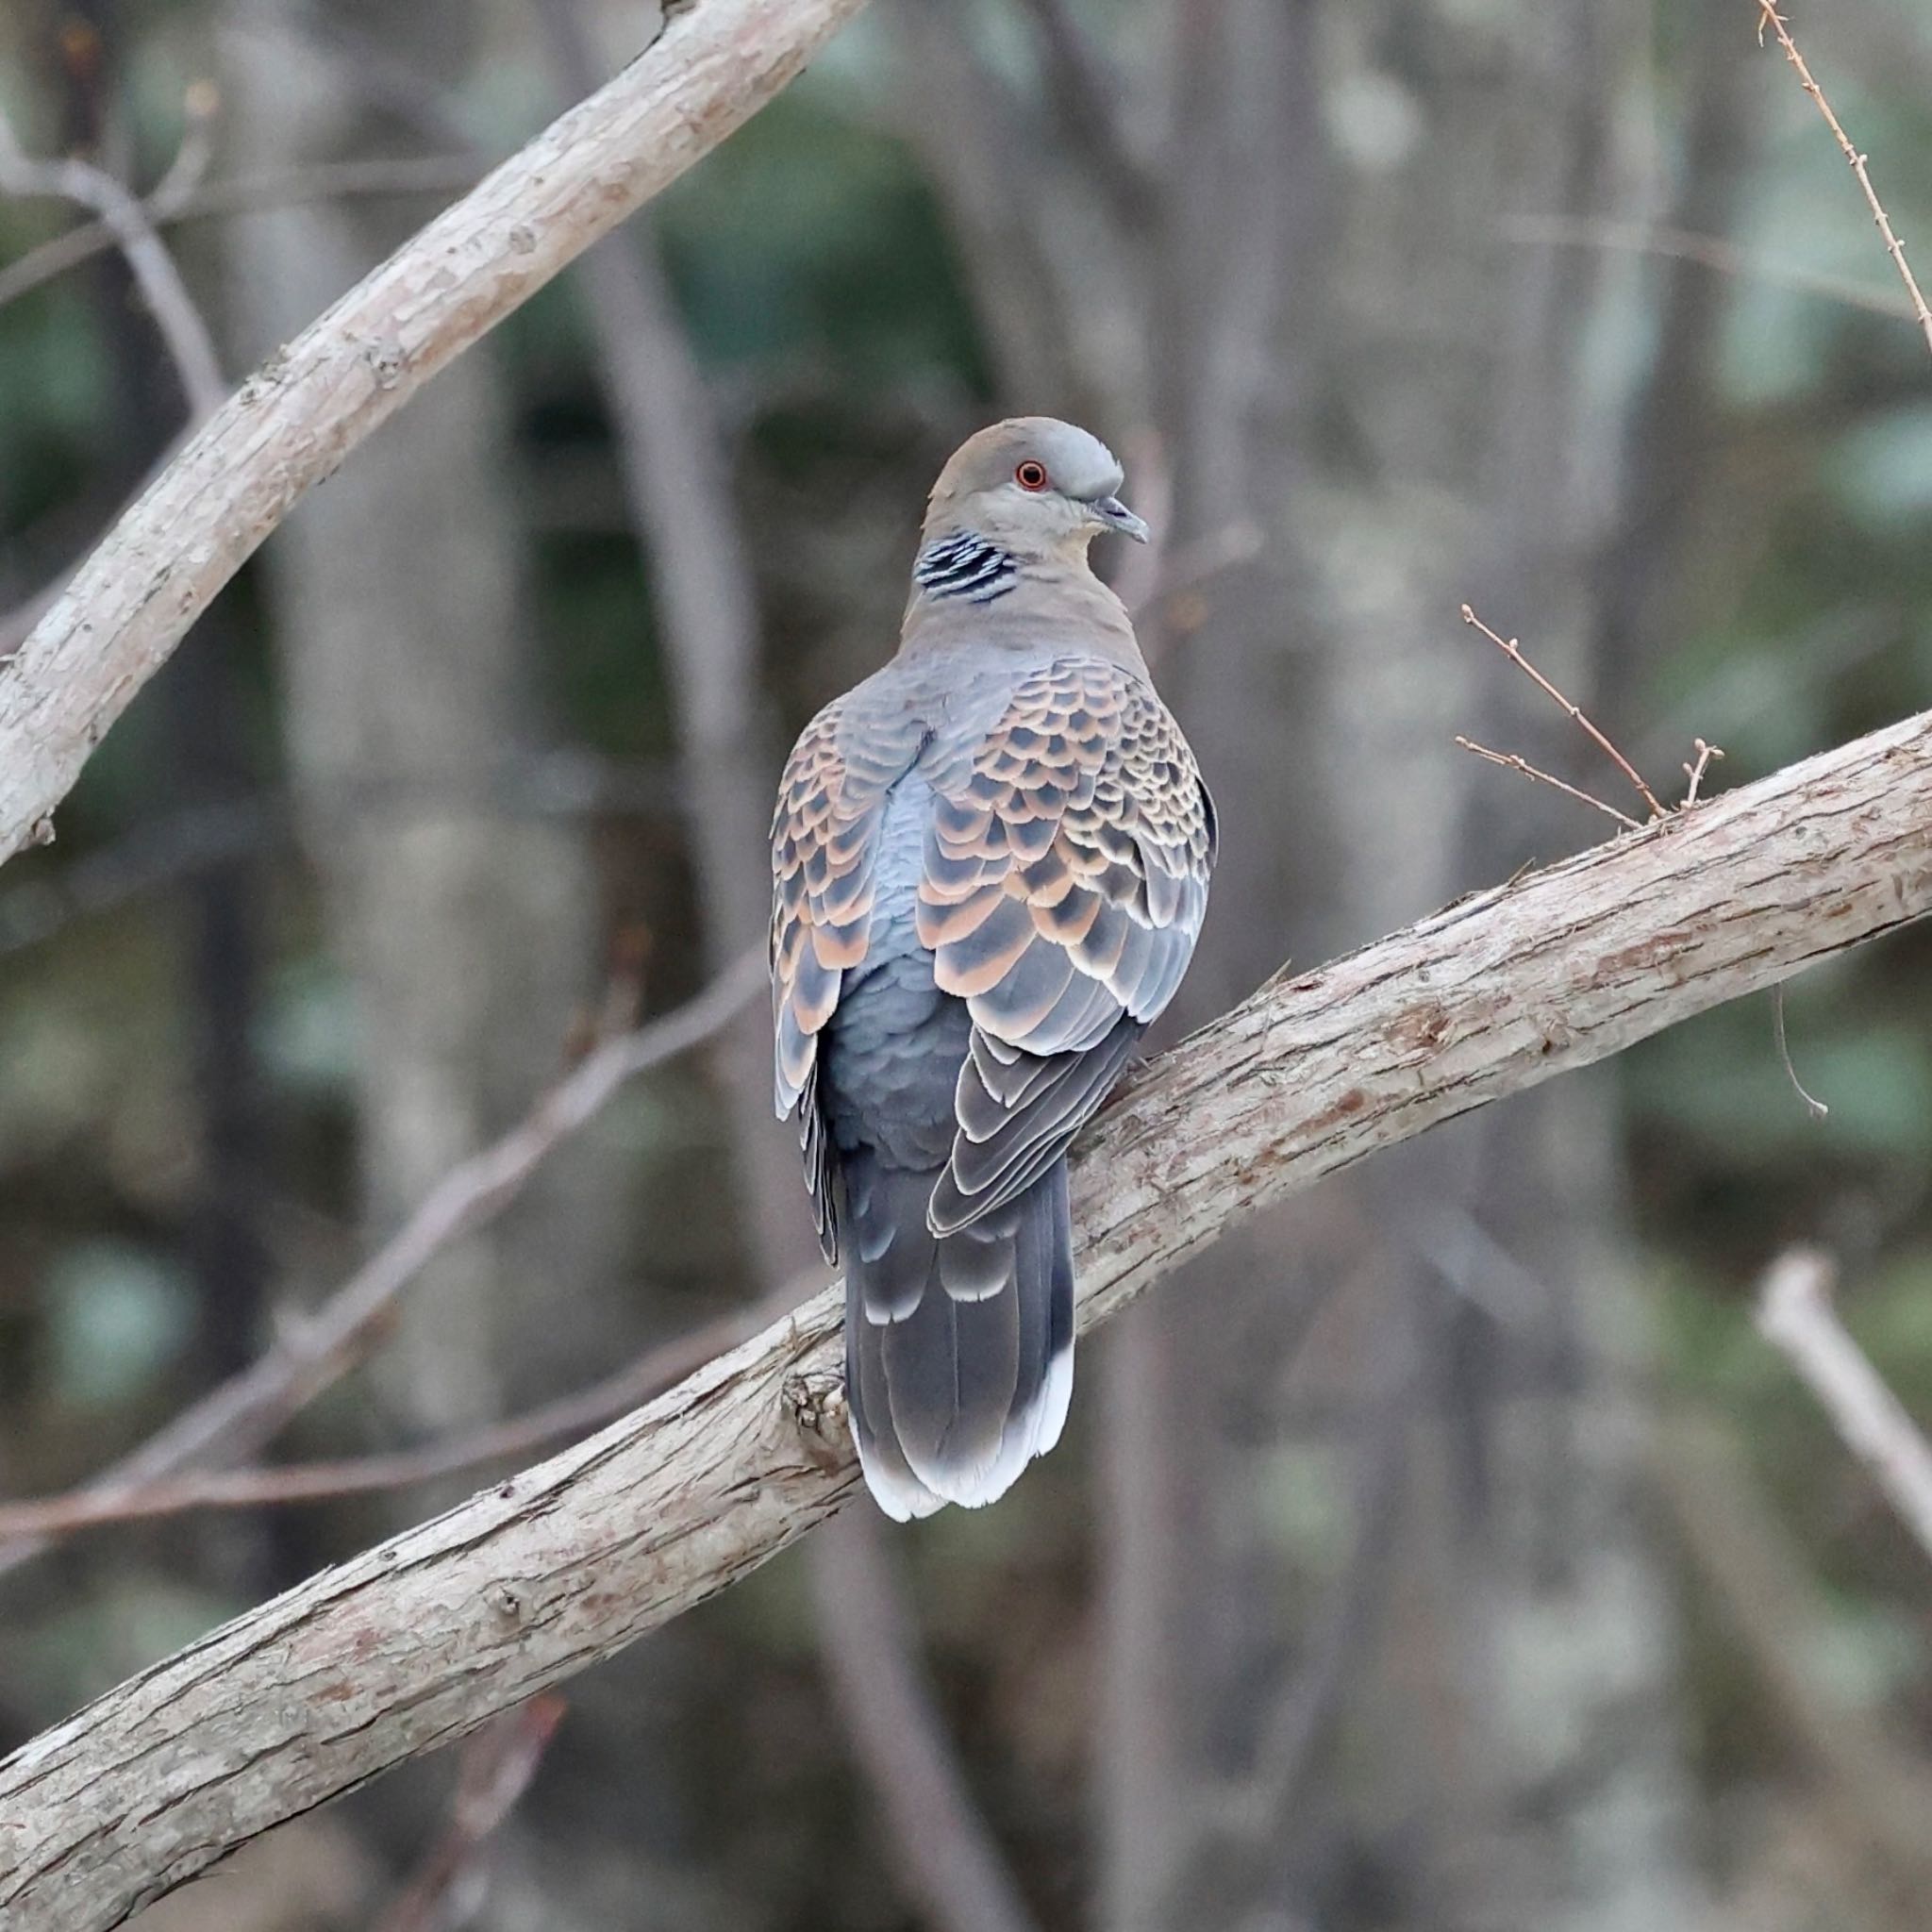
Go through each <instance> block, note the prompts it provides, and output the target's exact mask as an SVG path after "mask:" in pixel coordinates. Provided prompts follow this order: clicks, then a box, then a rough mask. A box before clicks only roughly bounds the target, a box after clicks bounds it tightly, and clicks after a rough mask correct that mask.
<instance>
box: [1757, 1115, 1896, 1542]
mask: <svg viewBox="0 0 1932 1932" xmlns="http://www.w3.org/2000/svg"><path fill="white" fill-rule="evenodd" d="M1799 1091H1800V1092H1801V1093H1802V1092H1803V1091H1804V1090H1803V1089H1802V1088H1800V1089H1799ZM1807 1098H1808V1096H1807ZM1813 1104H1814V1105H1815V1103H1813ZM1836 1274H1837V1270H1836V1268H1834V1266H1833V1265H1832V1261H1831V1257H1829V1256H1828V1255H1825V1254H1823V1253H1821V1252H1820V1251H1819V1250H1818V1249H1816V1248H1790V1249H1787V1250H1786V1251H1785V1253H1784V1254H1782V1255H1780V1256H1779V1257H1777V1259H1776V1260H1775V1261H1774V1262H1773V1263H1772V1264H1771V1266H1770V1268H1768V1269H1767V1270H1766V1271H1765V1275H1764V1280H1763V1283H1762V1284H1761V1286H1760V1287H1759V1289H1758V1291H1757V1330H1758V1333H1759V1334H1760V1335H1762V1336H1763V1337H1764V1339H1765V1340H1766V1341H1768V1342H1770V1343H1771V1344H1772V1346H1773V1347H1774V1348H1776V1349H1778V1350H1779V1351H1781V1352H1782V1354H1783V1355H1784V1356H1785V1357H1786V1359H1787V1360H1788V1361H1790V1365H1791V1366H1792V1367H1793V1368H1794V1369H1796V1370H1797V1372H1798V1374H1799V1375H1800V1376H1802V1377H1803V1379H1804V1382H1805V1386H1806V1387H1807V1389H1809V1390H1810V1391H1811V1392H1812V1394H1813V1395H1815V1396H1816V1397H1817V1398H1818V1402H1819V1405H1820V1407H1823V1408H1824V1412H1825V1414H1826V1415H1827V1416H1829V1417H1830V1418H1831V1425H1832V1427H1833V1428H1835V1429H1836V1430H1837V1431H1838V1432H1839V1434H1840V1436H1841V1437H1842V1438H1843V1439H1844V1444H1845V1447H1846V1448H1848V1449H1849V1450H1850V1451H1851V1452H1852V1454H1853V1455H1854V1456H1856V1457H1857V1458H1858V1460H1859V1461H1860V1462H1862V1463H1863V1464H1864V1465H1865V1467H1866V1468H1867V1469H1869V1470H1870V1471H1871V1472H1872V1474H1873V1475H1874V1477H1875V1478H1876V1479H1877V1482H1878V1486H1879V1488H1880V1489H1882V1490H1883V1491H1885V1495H1886V1500H1887V1501H1888V1502H1890V1505H1891V1507H1893V1509H1895V1510H1896V1511H1897V1512H1898V1517H1899V1521H1900V1522H1902V1523H1903V1524H1905V1526H1906V1527H1907V1529H1908V1530H1909V1531H1910V1532H1911V1533H1912V1536H1913V1538H1914V1540H1915V1541H1917V1543H1918V1545H1919V1547H1920V1549H1922V1550H1923V1551H1924V1552H1925V1554H1926V1555H1927V1556H1932V1444H1928V1443H1927V1442H1926V1441H1925V1438H1924V1436H1923V1435H1922V1434H1921V1433H1920V1431H1919V1425H1918V1424H1916V1423H1915V1422H1913V1420H1912V1418H1911V1416H1910V1414H1909V1413H1908V1412H1907V1408H1906V1406H1905V1404H1904V1403H1902V1402H1901V1401H1900V1400H1899V1399H1898V1397H1897V1396H1896V1395H1894V1394H1893V1393H1892V1391H1890V1389H1889V1388H1888V1387H1887V1386H1886V1383H1885V1380H1884V1378H1883V1377H1882V1376H1881V1375H1880V1374H1879V1373H1878V1371H1877V1370H1876V1369H1874V1367H1873V1366H1872V1358H1871V1357H1869V1356H1868V1355H1867V1354H1866V1353H1865V1351H1864V1350H1863V1349H1862V1348H1860V1347H1859V1346H1858V1344H1857V1342H1856V1341H1853V1339H1852V1337H1851V1335H1850V1333H1849V1332H1848V1331H1847V1330H1846V1328H1845V1325H1844V1324H1843V1323H1842V1322H1840V1320H1839V1318H1838V1310H1837V1309H1836V1308H1835V1307H1833V1306H1832V1300H1831V1291H1832V1284H1833V1280H1834V1278H1835V1276H1836Z"/></svg>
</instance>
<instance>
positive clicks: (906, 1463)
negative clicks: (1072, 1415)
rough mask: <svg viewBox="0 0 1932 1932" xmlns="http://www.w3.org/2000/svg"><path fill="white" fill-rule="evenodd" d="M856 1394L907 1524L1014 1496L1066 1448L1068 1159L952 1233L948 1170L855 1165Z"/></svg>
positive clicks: (848, 1328)
mask: <svg viewBox="0 0 1932 1932" xmlns="http://www.w3.org/2000/svg"><path fill="white" fill-rule="evenodd" d="M841 1165H842V1168H843V1184H844V1196H845V1204H844V1205H845V1212H844V1214H843V1216H842V1217H841V1229H842V1234H843V1241H842V1245H843V1247H844V1250H845V1260H846V1276H845V1386H846V1390H847V1392H848V1400H849V1402H850V1405H851V1409H852V1427H853V1434H854V1436H855V1437H856V1438H857V1440H858V1457H859V1461H860V1463H861V1464H862V1465H863V1467H864V1470H865V1479H866V1483H867V1485H868V1486H869V1487H870V1488H871V1490H872V1492H873V1494H874V1497H875V1498H876V1499H877V1501H878V1505H879V1507H880V1508H882V1509H883V1510H884V1511H885V1512H886V1514H887V1515H888V1516H892V1517H896V1518H897V1519H898V1520H899V1521H900V1522H902V1523H903V1522H905V1521H906V1520H907V1519H908V1517H913V1516H928V1515H930V1514H931V1513H932V1512H933V1510H935V1509H937V1508H938V1507H940V1506H941V1504H942V1503H962V1504H964V1505H966V1506H967V1507H969V1508H972V1507H977V1506H979V1505H980V1504H983V1503H991V1502H992V1501H993V1500H994V1499H995V1498H996V1497H998V1496H1001V1495H1003V1494H1005V1492H1006V1491H1007V1490H1008V1488H1009V1487H1010V1486H1011V1485H1012V1482H1013V1480H1014V1478H1015V1477H1016V1476H1017V1475H1018V1474H1020V1472H1021V1470H1023V1469H1024V1467H1025V1466H1026V1464H1027V1462H1028V1461H1030V1460H1031V1459H1032V1458H1033V1457H1036V1456H1043V1455H1045V1453H1046V1452H1047V1451H1048V1450H1049V1449H1051V1448H1052V1447H1053V1446H1054V1444H1055V1443H1056V1442H1058V1441H1059V1435H1060V1429H1061V1427H1062V1425H1063V1424H1065V1422H1066V1419H1067V1404H1068V1401H1069V1400H1070V1398H1071V1397H1072V1395H1073V1390H1074V1234H1073V1221H1072V1217H1071V1215H1070V1214H1069V1211H1068V1206H1067V1165H1066V1162H1065V1161H1064V1160H1057V1161H1055V1162H1054V1164H1053V1166H1052V1168H1051V1169H1050V1170H1049V1171H1048V1172H1047V1173H1046V1174H1043V1175H1042V1176H1041V1178H1040V1179H1039V1180H1038V1181H1036V1182H1035V1183H1034V1185H1033V1186H1032V1187H1030V1188H1029V1189H1027V1190H1026V1191H1025V1192H1024V1193H1023V1194H1021V1195H1019V1196H1018V1197H1017V1198H1015V1199H1014V1200H1012V1201H1011V1202H1009V1203H1008V1204H1007V1205H1006V1206H1005V1207H1003V1208H997V1209H995V1210H994V1211H993V1212H992V1213H991V1214H989V1215H987V1216H986V1217H985V1218H984V1219H982V1220H980V1221H977V1222H974V1224H972V1225H970V1226H968V1227H965V1228H962V1229H961V1230H960V1231H959V1232H958V1233H957V1234H950V1235H946V1236H944V1237H943V1238H941V1237H936V1236H934V1235H933V1234H932V1232H931V1231H930V1229H929V1228H928V1226H927V1224H926V1207H927V1204H928V1203H929V1202H930V1200H931V1199H932V1190H933V1183H934V1182H935V1180H936V1179H937V1178H938V1175H937V1174H920V1173H910V1172H908V1171H906V1170H904V1169H896V1168H891V1167H887V1166H885V1165H884V1164H883V1163H881V1162H879V1161H878V1160H877V1159H876V1158H875V1157H874V1155H873V1154H872V1153H871V1152H870V1151H862V1152H859V1153H858V1154H857V1155H854V1156H848V1157H847V1158H846V1159H845V1161H844V1162H843V1163H841Z"/></svg>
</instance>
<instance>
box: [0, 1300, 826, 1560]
mask: <svg viewBox="0 0 1932 1932" xmlns="http://www.w3.org/2000/svg"><path fill="white" fill-rule="evenodd" d="M817 1278H819V1279H822V1278H823V1275H821V1276H819V1277H817ZM813 1285H814V1282H813V1280H808V1279H804V1278H801V1279H800V1280H799V1281H798V1282H796V1283H794V1284H793V1285H792V1287H791V1288H790V1289H787V1290H785V1291H782V1292H780V1293H779V1294H776V1295H774V1296H772V1297H771V1298H770V1299H769V1300H767V1301H763V1302H760V1303H758V1305H757V1306H755V1307H748V1308H744V1309H742V1310H741V1311H739V1312H737V1313H735V1314H730V1315H723V1316H720V1317H719V1319H718V1320H716V1321H715V1322H707V1323H706V1324H704V1325H703V1326H702V1327H698V1328H693V1329H691V1331H690V1333H688V1334H685V1335H679V1336H675V1337H674V1338H673V1339H672V1340H671V1341H666V1342H662V1343H660V1344H658V1346H657V1347H656V1348H652V1349H647V1350H646V1351H645V1352H644V1353H643V1354H642V1355H641V1356H640V1357H638V1358H637V1359H636V1360H635V1361H634V1362H631V1363H629V1364H628V1365H627V1366H625V1368H622V1369H620V1370H619V1371H618V1372H617V1374H614V1375H607V1376H606V1377H605V1378H604V1379H603V1380H602V1381H600V1382H593V1383H592V1384H591V1386H590V1387H589V1388H587V1389H580V1390H578V1391H576V1392H575V1394H572V1395H564V1396H559V1397H558V1399H557V1400H556V1401H555V1402H546V1403H545V1404H543V1405H542V1407H540V1408H533V1409H531V1410H529V1411H528V1412H527V1413H525V1414H524V1415H520V1416H512V1417H511V1418H510V1419H509V1420H508V1421H507V1422H501V1423H493V1424H491V1425H490V1426H489V1427H487V1428H482V1429H477V1430H475V1431H473V1432H472V1433H470V1434H467V1435H462V1436H453V1437H451V1438H449V1439H448V1440H447V1441H439V1442H427V1443H425V1444H424V1445H423V1446H422V1447H421V1448H417V1449H399V1450H393V1451H391V1453H389V1454H387V1455H381V1456H358V1457H345V1458H343V1459H342V1460H340V1461H334V1462H293V1463H282V1464H277V1465H275V1466H274V1467H270V1468H262V1469H233V1470H206V1471H203V1472H200V1473H198V1474H190V1475H184V1476H177V1477H175V1479H173V1480H172V1481H160V1482H154V1483H143V1484H130V1485H128V1486H126V1487H125V1488H121V1489H108V1488H101V1487H98V1486H96V1487H93V1488H90V1489H86V1490H80V1491H75V1492H73V1493H71V1494H68V1495H61V1496H43V1497H37V1498H34V1499H33V1500H31V1501H28V1502H24V1503H0V1543H4V1542H12V1541H16V1540H21V1539H25V1538H29V1537H31V1538H35V1539H42V1540H46V1541H53V1540H55V1539H58V1538H59V1537H63V1536H69V1535H72V1534H74V1533H75V1532H76V1531H78V1530H83V1529H93V1528H98V1527H100V1526H102V1525H104V1524H118V1523H150V1522H154V1521H155V1520H157V1519H158V1518H162V1517H169V1516H185V1515H188V1514H190V1513H191V1512H192V1511H195V1510H200V1509H258V1508H267V1507H282V1506H284V1505H289V1504H299V1503H325V1502H332V1501H334V1500H336V1499H338V1498H340V1497H342V1496H361V1495H370V1494H376V1493H381V1492H385V1491H392V1490H407V1489H413V1488H415V1487H417V1486H418V1485H419V1484H423V1483H433V1482H441V1481H443V1480H444V1479H445V1478H447V1477H449V1476H453V1475H463V1474H468V1473H470V1472H471V1471H473V1470H476V1469H480V1468H482V1467H484V1466H486V1465H487V1464H490V1463H492V1462H506V1461H508V1460H509V1459H510V1458H512V1457H527V1456H531V1455H534V1454H536V1453H537V1452H538V1451H539V1450H542V1449H548V1448H551V1447H553V1446H554V1445H555V1444H557V1443H558V1442H561V1441H571V1440H574V1439H575V1438H577V1437H581V1436H587V1435H589V1434H590V1433H591V1431H592V1430H594V1429H601V1428H602V1427H603V1426H604V1425H605V1424H607V1423H610V1422H614V1421H615V1420H616V1419H617V1418H618V1417H619V1416H621V1415H624V1414H625V1413H626V1412H628V1411H629V1410H631V1409H633V1408H635V1407H637V1406H638V1405H639V1404H640V1403H641V1402H645V1401H648V1400H649V1399H650V1397H652V1396H653V1395H655V1394H657V1393H658V1391H660V1390H662V1389H666V1388H668V1387H669V1386H670V1385H671V1384H672V1383H673V1382H675V1381H676V1380H678V1379H679V1377H680V1376H684V1375H688V1374H691V1371H692V1370H693V1369H696V1368H698V1367H700V1366H702V1365H703V1364H704V1363H706V1362H708V1361H709V1360H710V1359H711V1357H713V1356H717V1355H722V1354H724V1351H725V1350H726V1349H729V1348H735V1347H737V1345H738V1344H739V1343H740V1342H741V1341H744V1340H745V1338H746V1337H747V1336H751V1335H756V1334H757V1333H758V1330H759V1329H760V1328H762V1327H764V1326H766V1325H767V1324H769V1323H772V1322H775V1321H776V1320H777V1319H778V1317H779V1316H780V1315H782V1314H783V1313H784V1312H785V1310H786V1309H787V1308H789V1307H795V1306H796V1305H797V1304H798V1303H799V1302H800V1301H802V1300H803V1299H804V1298H805V1296H806V1295H807V1294H808V1293H809V1292H810V1291H811V1289H812V1287H813Z"/></svg>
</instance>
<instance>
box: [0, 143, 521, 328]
mask: <svg viewBox="0 0 1932 1932" xmlns="http://www.w3.org/2000/svg"><path fill="white" fill-rule="evenodd" d="M182 151H183V153H186V152H187V151H188V150H187V147H186V144H185V143H184V145H183V150H182ZM483 174H484V170H483V168H482V166H481V164H480V163H478V162H476V161H475V160H472V159H471V158H469V157H468V156H467V155H430V156H424V157H422V158H408V157H405V158H398V159H395V160H375V161H325V162H320V163H318V164H316V165H315V166H313V167H307V168H278V169H275V170H272V171H268V172H265V173H262V174H257V175H236V176H234V177H233V178H232V179H230V180H226V181H212V182H209V183H208V184H206V185H205V186H204V185H200V184H196V185H194V186H192V187H183V186H182V185H180V184H179V183H177V182H175V170H173V169H171V170H170V171H169V175H168V177H167V178H166V179H165V180H163V182H162V183H161V185H160V186H159V187H158V188H157V189H156V190H155V192H153V193H152V194H150V195H149V196H148V197H147V199H146V200H145V201H144V202H142V211H143V212H144V213H145V214H146V216H147V218H148V221H149V223H150V224H151V225H153V226H154V227H155V228H156V229H158V230H164V229H168V228H172V227H175V226H177V225H180V224H181V223H183V222H193V221H202V220H205V219H207V218H208V217H209V216H215V215H237V214H250V213H254V212H256V211H258V210H260V209H264V208H301V207H303V206H305V205H307V204H308V203H310V202H317V201H356V200H362V199H365V198H381V199H384V200H390V199H396V198H399V197H403V196H408V195H418V194H424V195H441V194H455V193H460V192H463V191H465V190H467V189H471V188H474V187H475V185H476V183H477V182H478V181H479V180H480V179H481V178H482V176H483ZM114 245H115V242H114V230H113V229H112V228H111V227H110V226H109V225H108V224H107V223H106V222H98V221H96V222H87V223H83V224H82V225H80V226H79V227H75V228H69V229H68V230H67V232H66V233H65V234H62V235H56V236H55V237H54V238H53V239H52V240H51V241H47V242H42V243H41V244H40V246H39V247H38V248H33V249H29V250H28V251H27V253H26V254H25V255H23V256H22V257H21V258H20V259H19V260H18V261H10V262H8V263H7V264H6V266H5V267H0V308H6V307H7V306H8V303H10V302H17V301H19V299H20V298H21V297H22V296H23V295H25V294H29V293H31V291H34V290H35V289H38V288H41V287H42V286H43V285H44V284H45V283H48V282H51V281H53V280H54V279H55V278H56V277H57V276H58V275H65V274H66V273H67V272H68V271H69V270H70V269H75V268H78V267H79V266H80V265H81V263H82V262H84V261H91V260H92V259H93V258H94V257H95V256H97V255H105V254H107V253H108V250H110V249H111V248H113V246H114Z"/></svg>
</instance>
